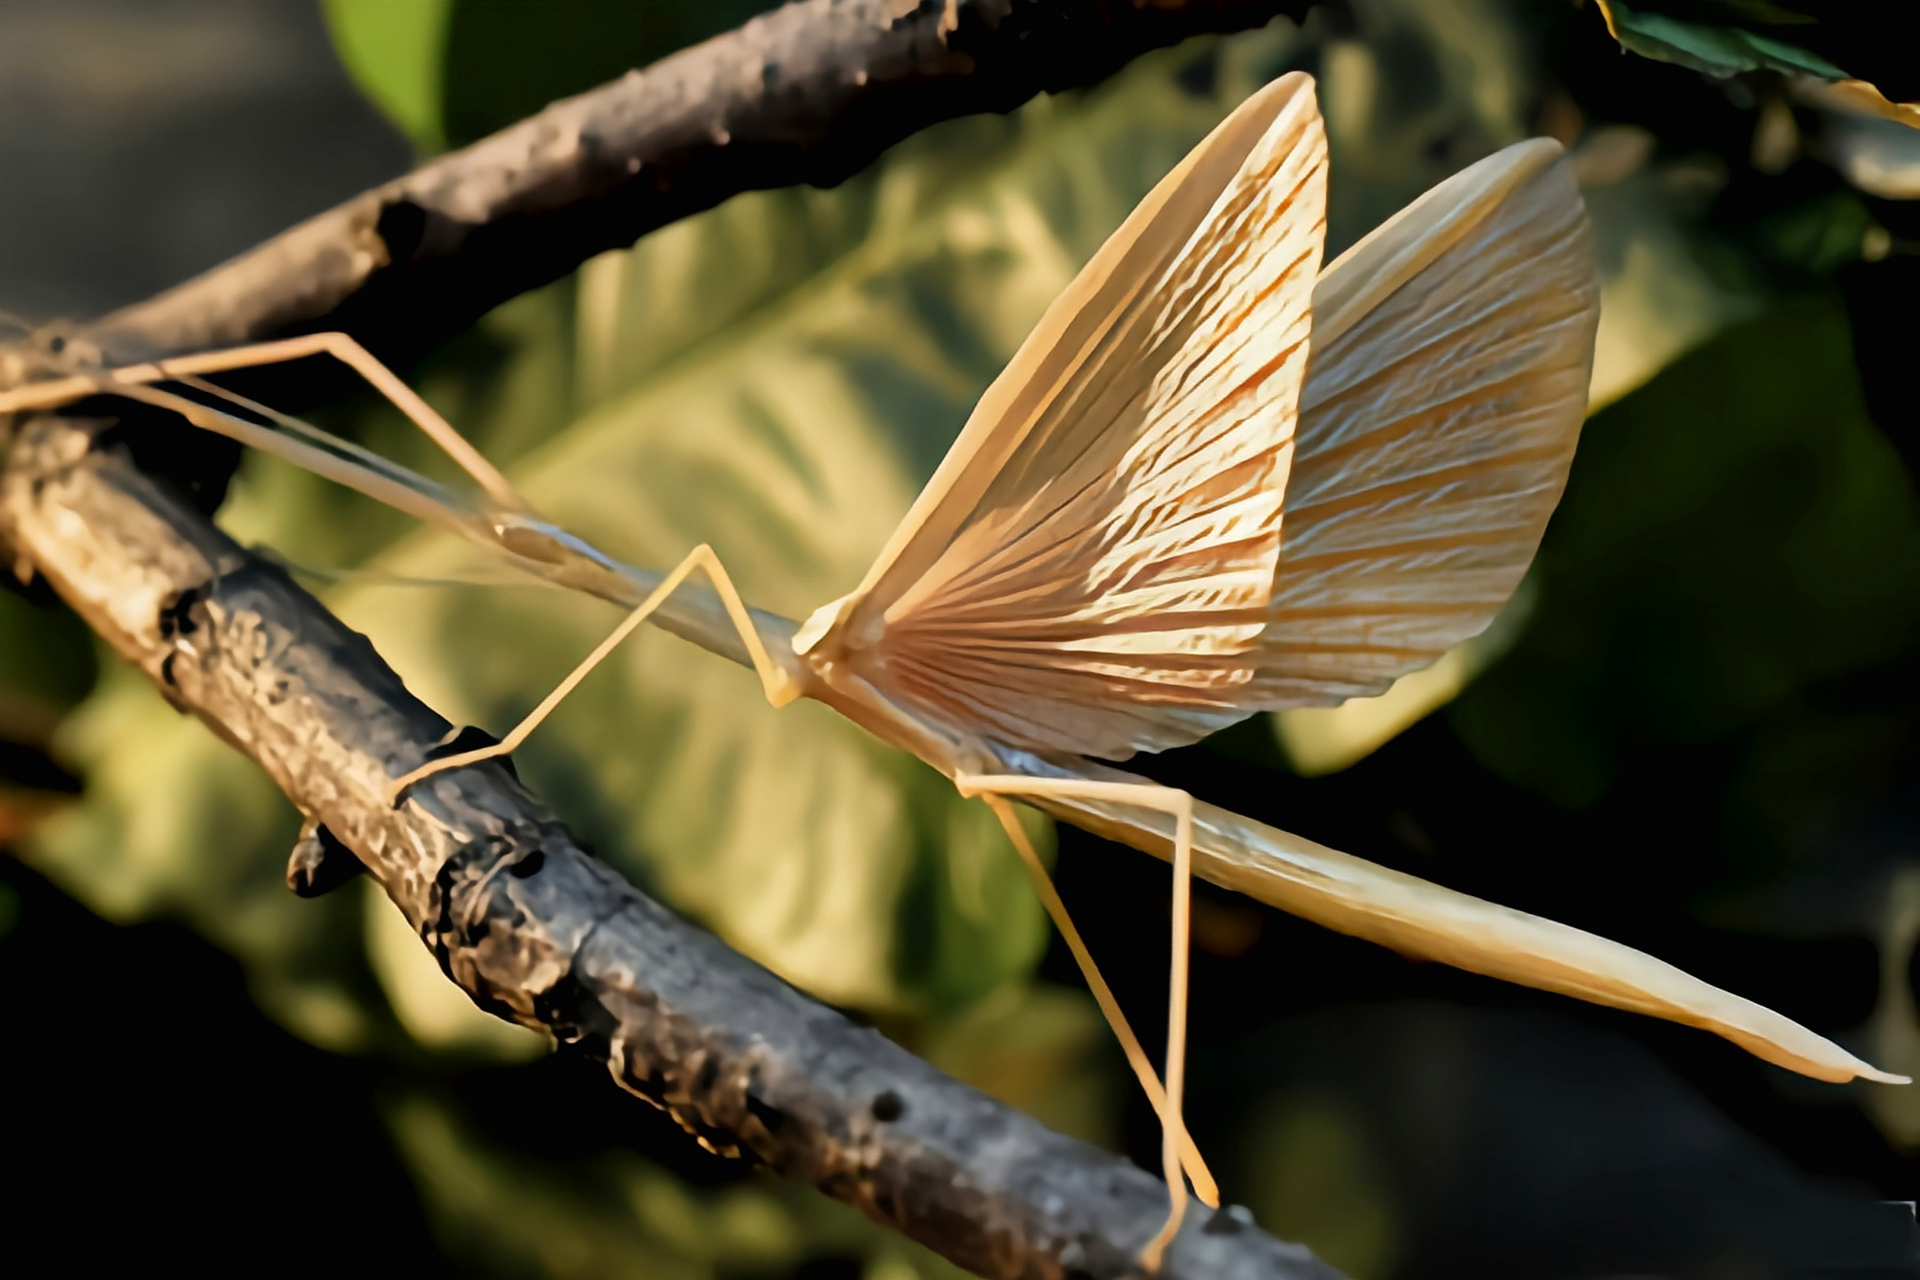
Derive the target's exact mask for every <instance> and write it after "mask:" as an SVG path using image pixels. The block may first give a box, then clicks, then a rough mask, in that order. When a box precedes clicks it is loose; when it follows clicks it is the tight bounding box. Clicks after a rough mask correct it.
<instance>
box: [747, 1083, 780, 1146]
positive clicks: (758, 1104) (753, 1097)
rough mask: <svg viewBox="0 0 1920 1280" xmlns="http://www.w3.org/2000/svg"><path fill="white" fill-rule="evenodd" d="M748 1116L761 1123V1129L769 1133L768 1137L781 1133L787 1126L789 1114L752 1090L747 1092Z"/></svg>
mask: <svg viewBox="0 0 1920 1280" xmlns="http://www.w3.org/2000/svg"><path fill="white" fill-rule="evenodd" d="M747 1114H748V1115H751V1116H752V1117H753V1118H754V1119H755V1120H758V1121H759V1122H760V1127H761V1128H762V1129H765V1130H766V1131H767V1134H768V1136H772V1135H774V1134H777V1133H779V1132H780V1130H782V1129H783V1128H785V1127H786V1124H787V1113H786V1112H784V1111H782V1110H781V1109H780V1108H778V1107H776V1106H774V1105H773V1104H772V1103H771V1102H768V1101H767V1100H766V1099H764V1098H762V1097H760V1096H759V1095H757V1094H756V1093H754V1091H753V1090H752V1089H748V1090H747Z"/></svg>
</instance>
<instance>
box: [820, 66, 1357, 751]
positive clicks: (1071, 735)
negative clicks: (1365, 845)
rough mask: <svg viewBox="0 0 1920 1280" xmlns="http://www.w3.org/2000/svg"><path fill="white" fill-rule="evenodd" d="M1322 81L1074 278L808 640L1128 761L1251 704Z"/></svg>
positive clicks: (1196, 170) (1313, 237)
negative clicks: (867, 566)
mask: <svg viewBox="0 0 1920 1280" xmlns="http://www.w3.org/2000/svg"><path fill="white" fill-rule="evenodd" d="M1325 170H1326V144H1325V139H1324V136H1323V132H1322V129H1321V124H1320V116H1319V112H1318V109H1317V108H1316V106H1315V104H1314V98H1313V89H1312V81H1311V80H1310V79H1308V78H1307V77H1306V76H1304V75H1298V74H1295V75H1291V76H1287V77H1285V78H1283V79H1281V80H1278V81H1275V82H1274V83H1273V84H1272V85H1269V86H1268V87H1267V88H1266V89H1264V90H1263V91H1262V92H1260V93H1259V94H1257V95H1255V96H1254V97H1253V98H1251V99H1249V100H1248V101H1247V102H1246V103H1245V104H1243V105H1242V106H1241V107H1240V108H1239V109H1238V110H1237V111H1235V112H1234V114H1233V115H1232V116H1230V117H1229V118H1228V119H1227V120H1226V121H1225V122H1223V123H1222V124H1221V125H1220V127H1219V128H1217V129H1216V130H1215V131H1214V132H1213V133H1212V134H1211V135H1209V136H1208V138H1207V139H1206V140H1205V141H1204V142H1202V143H1201V144H1200V146H1199V147H1197V148H1196V149H1195V150H1194V152H1193V153H1192V154H1191V155H1189V156H1188V157H1187V159H1186V160H1185V161H1183V162H1182V164H1181V165H1180V166H1179V167H1178V168H1177V169H1175V170H1174V171H1173V172H1172V173H1171V174H1169V175H1168V176H1167V177H1166V178H1165V179H1164V180H1163V181H1162V182H1161V183H1160V184H1159V186H1157V187H1155V188H1154V190H1153V192H1152V193H1151V194H1150V195H1149V196H1148V197H1147V199H1146V200H1145V201H1143V202H1142V204H1141V205H1140V207H1139V208H1138V209H1137V210H1135V212H1134V213H1133V215H1132V216H1131V217H1129V218H1128V220H1127V221H1126V223H1125V224H1124V225H1122V226H1121V228H1120V229H1119V230H1118V231H1116V232H1115V233H1114V235H1113V236H1112V238H1111V239H1109V240H1108V241H1107V243H1106V244H1105V245H1104V246H1103V247H1102V248H1101V250H1100V251H1099V253H1098V254H1096V255H1095V256H1094V258H1093V260H1092V261H1091V262H1089V263H1088V264H1087V266H1086V268H1085V269H1084V270H1082V271H1081V273H1080V274H1079V276H1078V277H1076V278H1075V280H1074V282H1073V283H1072V284H1071V285H1070V286H1069V287H1068V288H1067V290H1066V291H1065V293H1063V294H1062V295H1061V297H1060V298H1059V300H1057V301H1056V302H1055V303H1054V304H1053V306H1052V307H1050V308H1049V309H1048V311H1047V313H1046V315H1045V316H1044V317H1043V318H1042V319H1041V321H1040V324H1039V326H1038V327H1037V328H1036V329H1035V330H1034V332H1033V334H1032V335H1031V336H1030V337H1029V338H1028V339H1027V341H1026V343H1025V344H1024V345H1023V346H1022V347H1021V349H1020V351H1019V353H1018V354H1017V355H1016V356H1015V357H1014V359H1013V361H1012V363H1010V364H1009V365H1008V367H1007V369H1006V370H1005V372H1003V373H1002V374H1001V376H1000V377H999V378H998V379H997V380H996V381H995V382H994V384H993V386H992V387H991V388H989V390H988V391H987V393H986V395H985V396H984V397H982V399H981V401H980V404H979V406H978V408H977V409H976V410H975V411H974V413H973V416H972V417H971V418H970V419H969V420H968V423H967V425H966V428H965V429H964V430H963V431H962V432H961V435H960V437H959V439H958V440H957V441H956V442H955V444H954V446H953V449H952V451H951V452H950V453H949V454H948V456H947V458H946V460H945V461H944V462H943V463H942V464H941V466H940V468H939V470H938V471H937V472H936V473H935V475H934V477H933V479H932V480H931V481H930V482H929V483H928V485H927V487H926V489H925V491H924V492H923V493H922V494H921V496H920V498H919V500H918V501H917V502H916V503H915V505H914V507H913V509H912V510H911V511H910V512H909V514H908V516H907V518H906V520H905V521H904V522H903V523H902V525H901V527H900V530H899V531H898V532H897V533H896V534H895V535H894V537H893V539H892V541H891V543H890V544H889V545H888V547H887V548H886V550H885V551H884V552H883V553H882V554H881V557H880V559H879V561H878V563H877V564H876V565H875V566H874V568H873V570H872V572H870V573H869V574H868V576H867V580H866V581H865V582H864V583H862V584H861V586H860V588H859V589H858V590H856V591H855V592H854V593H852V594H851V595H849V596H847V597H845V598H844V599H842V600H840V601H836V602H835V603H834V604H832V605H829V606H827V607H826V608H824V609H822V610H820V611H819V612H817V613H816V614H815V615H814V616H813V618H812V619H810V620H809V621H808V623H807V625H806V626H805V627H803V628H802V629H801V632H800V634H799V635H798V636H797V637H796V640H795V645H796V648H798V649H799V650H800V651H802V652H808V653H812V654H814V655H815V657H816V658H817V659H824V660H826V661H831V662H844V663H845V664H847V666H849V667H851V668H852V669H854V670H856V671H857V672H859V673H860V674H861V675H862V676H863V677H865V678H866V679H867V680H869V681H870V682H871V683H872V684H874V685H875V686H876V687H878V688H880V689H881V690H883V691H884V692H885V693H886V694H887V696H888V697H889V698H891V699H894V700H895V701H897V702H898V703H899V704H900V705H902V706H903V707H904V708H906V709H908V710H910V711H911V712H912V713H913V714H915V715H918V716H922V717H925V718H927V719H929V720H931V721H933V722H936V723H941V724H947V725H956V726H963V727H965V728H966V729H967V730H968V731H969V732H970V733H975V734H979V735H982V736H985V737H989V738H992V739H994V740H997V741H1000V742H1003V743H1008V744H1012V745H1018V746H1022V747H1029V748H1034V749H1040V750H1055V751H1068V752H1076V753H1083V754H1088V755H1094V756H1102V757H1106V758H1109V759H1120V758H1125V757H1126V756H1128V755H1130V754H1132V753H1133V752H1134V751H1136V750H1141V749H1148V750H1152V749H1157V748H1160V747H1163V746H1167V745H1170V744H1171V743H1173V742H1177V741H1189V740H1191V739H1193V738H1195V737H1199V736H1202V735H1203V734H1204V733H1206V732H1208V731H1210V729H1211V728H1213V727H1216V726H1217V724H1219V723H1224V722H1226V721H1227V720H1231V719H1235V718H1237V717H1238V716H1239V715H1241V714H1244V712H1241V711H1239V710H1238V709H1237V708H1239V707H1240V706H1241V704H1242V703H1243V701H1244V689H1245V687H1246V685H1247V683H1248V681H1249V680H1250V678H1251V675H1252V666H1251V664H1250V663H1249V662H1248V661H1247V659H1246V657H1245V655H1246V653H1247V652H1248V650H1249V649H1250V647H1251V646H1252V645H1253V644H1254V643H1256V642H1257V640H1258V639H1259V636H1260V633H1261V631H1262V629H1263V627H1264V626H1265V622H1266V604H1267V598H1268V595H1269V594H1270V592H1271V588H1272V581H1273V572H1274V565H1275V562H1276V557H1277V555H1278V550H1279V536H1280V513H1281V504H1282V501H1283V498H1284V493H1285V486H1286V479H1287V469H1288V463H1289V456H1290V452H1291V441H1292V438H1293V430H1294V419H1295V415H1296V409H1297V404H1298V400H1299V392H1300V386H1301V382H1302V379H1303V377H1304V375H1305V371H1306V367H1307V340H1308V330H1309V316H1308V304H1309V298H1310V296H1311V292H1312V288H1313V282H1314V280H1315V279H1316V277H1317V275H1318V272H1319V267H1320V246H1321V241H1322V237H1323V233H1324V226H1325V218H1324V211H1325Z"/></svg>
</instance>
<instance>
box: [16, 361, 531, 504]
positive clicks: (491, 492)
mask: <svg viewBox="0 0 1920 1280" xmlns="http://www.w3.org/2000/svg"><path fill="white" fill-rule="evenodd" d="M317 355H330V356H332V357H333V358H334V359H336V360H338V361H339V362H340V363H342V364H344V365H346V366H347V367H348V368H350V369H352V370H353V371H354V372H355V373H358V374H359V375H360V376H361V377H362V378H364V379H366V381H367V382H368V383H369V384H370V385H371V386H372V387H373V389H374V390H376V391H378V392H379V393H380V394H381V395H383V396H385V397H386V398H387V399H388V400H390V401H391V402H392V403H393V405H394V407H395V408H397V409H399V410H400V412H401V413H404V414H405V415H406V416H407V417H408V418H409V419H410V420H411V421H412V422H413V424H414V425H415V426H417V427H419V428H420V429H421V430H422V431H424V432H425V433H426V434H427V436H428V438H429V439H431V440H432V441H433V442H434V443H435V444H437V445H439V446H440V448H441V449H442V450H444V451H445V452H446V454H447V456H448V457H450V458H452V459H453V460H454V462H456V463H457V464H459V466H460V469H461V470H463V471H465V472H466V473H467V474H468V475H470V476H472V477H473V480H474V483H476V484H478V485H479V486H480V488H481V489H483V490H484V491H485V492H486V494H487V496H488V497H490V498H492V499H493V500H494V501H495V502H497V503H499V504H500V505H502V506H504V507H507V508H509V509H511V510H515V511H524V510H526V509H527V504H526V503H525V502H524V501H523V500H522V499H521V498H520V495H519V494H517V493H515V492H514V489H513V486H512V485H510V484H508V483H507V478H506V477H505V476H503V475H501V474H500V471H499V469H498V468H497V467H495V466H494V465H493V464H492V463H491V462H488V461H487V459H486V456H485V455H484V454H482V453H481V452H480V451H479V450H478V449H476V448H474V447H473V445H472V444H471V443H470V442H469V441H468V440H467V438H466V437H465V436H463V435H461V434H460V433H459V432H458V431H456V430H454V428H453V425H452V424H451V423H449V422H448V421H447V420H446V419H445V418H443V417H441V416H440V415H439V414H438V413H435V412H434V410H433V406H432V405H430V404H428V403H427V402H426V401H425V400H422V399H421V398H420V396H419V395H418V394H417V393H416V392H415V391H414V390H413V388H412V387H409V386H408V385H407V384H406V383H405V382H403V381H401V380H400V378H399V376H398V375H397V374H395V373H394V372H393V371H392V370H391V369H389V368H387V367H386V366H385V365H383V364H381V363H380V361H379V360H377V359H375V358H374V355H373V353H372V352H370V351H368V350H367V349H366V348H365V347H363V346H361V345H360V344H359V343H358V342H356V341H354V339H353V338H352V337H350V336H349V335H347V334H344V333H311V334H305V335H303V336H301V337H298V338H286V339H282V340H281V341H278V342H261V343H256V344H254V345H252V346H247V347H230V348H228V349H226V350H224V351H204V352H200V353H197V354H195V355H190V356H179V357H176V358H174V359H170V360H156V361H153V362H150V363H147V364H134V365H123V366H121V367H120V368H117V369H106V370H102V371H101V372H99V373H97V374H77V375H75V376H73V377H68V378H55V379H51V380H49V381H46V382H30V383H28V384H27V385H25V386H23V387H15V388H14V389H13V390H11V391H7V392H4V393H0V413H11V412H17V411H21V410H27V409H51V408H54V407H56V406H58V405H62V404H66V403H68V402H69V401H72V400H77V399H79V398H80V397H81V396H87V395H92V394H94V393H96V392H99V391H108V390H112V389H113V388H114V387H115V386H116V385H119V386H128V385H139V384H142V383H150V382H167V381H172V380H176V379H178V380H185V379H188V378H193V377H196V376H202V375H205V374H209V373H227V372H231V371H232V370H235V369H253V368H258V367H260V366H261V365H269V364H284V363H286V362H288V361H291V360H304V359H306V358H307V357H309V356H317ZM215 390H216V392H217V393H218V394H220V395H224V396H227V397H228V398H229V399H231V400H234V401H235V402H236V403H240V404H245V405H246V406H247V407H248V408H250V409H254V410H255V411H257V412H262V413H267V414H269V415H270V416H272V417H275V418H280V417H281V416H282V415H279V414H277V413H273V412H272V411H271V410H267V409H265V408H263V407H261V406H259V405H255V404H254V403H253V402H252V401H248V400H246V399H244V398H243V397H240V396H236V395H234V394H233V393H232V392H228V391H225V390H223V389H219V388H216V389H215Z"/></svg>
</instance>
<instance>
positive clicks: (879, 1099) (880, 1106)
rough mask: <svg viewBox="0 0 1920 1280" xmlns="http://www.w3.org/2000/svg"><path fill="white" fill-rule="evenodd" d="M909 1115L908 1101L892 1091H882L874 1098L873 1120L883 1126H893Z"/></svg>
mask: <svg viewBox="0 0 1920 1280" xmlns="http://www.w3.org/2000/svg"><path fill="white" fill-rule="evenodd" d="M906 1113H907V1103H906V1099H904V1098H902V1097H901V1096H900V1095H899V1094H897V1093H895V1092H894V1091H893V1090H891V1089H882V1090H881V1091H880V1092H879V1093H877V1094H875V1095H874V1096H873V1118H874V1119H875V1120H878V1121H879V1122H880V1123H881V1124H892V1123H893V1122H894V1121H895V1120H898V1119H899V1118H900V1117H901V1116H903V1115H905V1114H906Z"/></svg>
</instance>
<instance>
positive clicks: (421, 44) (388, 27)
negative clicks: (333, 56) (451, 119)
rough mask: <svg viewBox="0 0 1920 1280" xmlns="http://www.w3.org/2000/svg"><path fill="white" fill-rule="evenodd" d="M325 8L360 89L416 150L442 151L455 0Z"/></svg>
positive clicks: (352, 0) (332, 1) (333, 0)
mask: <svg viewBox="0 0 1920 1280" xmlns="http://www.w3.org/2000/svg"><path fill="white" fill-rule="evenodd" d="M324 11H325V13H326V16H327V26H328V29H329V30H330V31H331V32H332V33H333V44H334V48H335V49H336V50H337V51H338V52H339V54H340V61H341V62H343V63H344V64H346V68H347V70H348V71H349V72H350V73H351V74H352V75H353V78H354V80H355V81H356V82H357V83H358V84H359V85H360V89H361V91H362V92H363V93H365V94H366V95H367V96H368V97H369V98H371V99H373V102H374V105H376V106H378V107H379V108H380V109H381V110H382V111H384V112H386V113H387V116H388V118H389V119H391V120H392V121H393V122H394V124H396V125H398V126H399V127H400V131H401V132H402V133H404V134H406V135H407V137H409V138H411V139H412V140H413V145H414V146H415V147H416V148H417V149H418V150H420V151H421V152H423V153H429V154H430V153H432V152H435V151H439V150H442V149H444V148H445V146H446V145H447V134H446V117H445V112H444V108H443V103H442V97H443V94H444V90H445V84H446V74H445V73H446V53H447V49H446V45H447V33H448V32H449V31H450V30H451V29H452V26H453V11H454V0H325V6H324Z"/></svg>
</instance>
